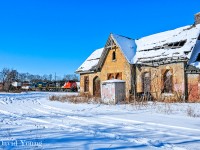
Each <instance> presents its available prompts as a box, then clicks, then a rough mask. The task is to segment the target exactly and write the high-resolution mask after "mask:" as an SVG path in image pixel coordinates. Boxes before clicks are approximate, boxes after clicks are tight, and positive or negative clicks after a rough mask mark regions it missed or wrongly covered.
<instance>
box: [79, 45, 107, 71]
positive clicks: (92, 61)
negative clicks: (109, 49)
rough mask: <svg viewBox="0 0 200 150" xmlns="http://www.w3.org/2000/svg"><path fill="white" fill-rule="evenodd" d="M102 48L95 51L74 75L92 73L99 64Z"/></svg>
mask: <svg viewBox="0 0 200 150" xmlns="http://www.w3.org/2000/svg"><path fill="white" fill-rule="evenodd" d="M103 49H104V48H100V49H97V50H95V51H94V52H93V53H92V54H91V55H90V56H89V57H88V58H87V59H86V60H85V61H84V62H83V64H82V65H81V66H80V67H79V68H78V69H77V70H76V73H87V72H93V71H94V70H95V69H96V68H95V67H96V66H97V64H98V62H99V59H100V57H101V54H102V52H103Z"/></svg>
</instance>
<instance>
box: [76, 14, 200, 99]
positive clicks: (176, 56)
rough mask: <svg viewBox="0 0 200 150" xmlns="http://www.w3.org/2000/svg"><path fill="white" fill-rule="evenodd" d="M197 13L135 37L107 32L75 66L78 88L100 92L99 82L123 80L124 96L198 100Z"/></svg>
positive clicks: (199, 33) (199, 43)
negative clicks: (180, 24)
mask: <svg viewBox="0 0 200 150" xmlns="http://www.w3.org/2000/svg"><path fill="white" fill-rule="evenodd" d="M199 68H200V13H198V14H196V15H195V23H194V24H193V25H189V26H184V27H180V28H177V29H174V30H170V31H166V32H162V33H157V34H154V35H150V36H146V37H143V38H141V39H138V40H134V39H131V38H128V37H125V36H121V35H117V34H110V36H109V37H108V40H107V42H106V44H105V46H104V47H103V48H101V49H98V50H95V51H94V52H93V53H92V54H91V55H90V56H89V57H88V58H87V59H86V60H85V62H84V63H83V64H82V65H81V66H80V67H79V68H78V69H77V70H76V73H79V74H80V92H81V93H89V94H91V95H94V96H100V92H101V86H100V85H101V82H102V81H106V80H110V79H120V80H124V81H125V85H126V98H129V97H130V95H133V94H137V93H143V94H149V93H150V94H151V96H153V97H154V98H155V99H158V100H167V99H174V100H188V101H190V102H193V101H200V69H199Z"/></svg>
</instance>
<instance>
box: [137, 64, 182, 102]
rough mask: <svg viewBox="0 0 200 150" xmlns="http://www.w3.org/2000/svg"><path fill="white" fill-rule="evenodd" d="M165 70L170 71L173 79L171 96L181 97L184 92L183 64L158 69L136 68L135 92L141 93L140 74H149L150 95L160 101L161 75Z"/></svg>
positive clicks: (168, 65)
mask: <svg viewBox="0 0 200 150" xmlns="http://www.w3.org/2000/svg"><path fill="white" fill-rule="evenodd" d="M166 70H171V71H172V74H173V77H172V82H173V94H172V95H171V96H173V98H174V97H177V96H181V95H183V94H184V92H185V87H184V82H185V79H184V63H172V64H167V65H160V66H159V67H144V66H143V67H137V68H136V75H137V79H136V87H137V88H136V91H137V92H143V91H142V90H143V89H142V74H143V73H144V72H149V73H150V75H151V93H152V95H153V96H154V97H155V98H156V99H162V98H163V94H161V92H162V91H161V90H162V88H163V74H164V72H165V71H166Z"/></svg>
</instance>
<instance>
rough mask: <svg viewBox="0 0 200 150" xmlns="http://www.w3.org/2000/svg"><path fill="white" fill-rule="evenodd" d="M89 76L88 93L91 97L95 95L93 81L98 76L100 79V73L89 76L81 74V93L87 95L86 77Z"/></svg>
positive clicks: (89, 74)
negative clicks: (85, 89) (85, 88)
mask: <svg viewBox="0 0 200 150" xmlns="http://www.w3.org/2000/svg"><path fill="white" fill-rule="evenodd" d="M85 76H88V77H89V92H86V93H88V94H90V95H93V80H94V78H95V77H96V76H98V77H100V72H97V73H88V74H81V75H80V93H81V94H82V93H85V92H84V77H85Z"/></svg>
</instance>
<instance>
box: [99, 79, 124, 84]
mask: <svg viewBox="0 0 200 150" xmlns="http://www.w3.org/2000/svg"><path fill="white" fill-rule="evenodd" d="M116 82H117V83H119V82H120V83H121V82H125V81H124V80H119V79H112V80H106V81H103V82H102V83H116Z"/></svg>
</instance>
